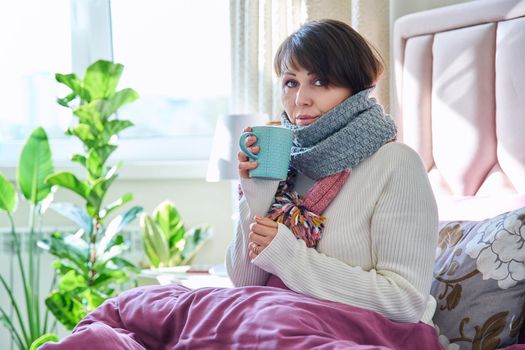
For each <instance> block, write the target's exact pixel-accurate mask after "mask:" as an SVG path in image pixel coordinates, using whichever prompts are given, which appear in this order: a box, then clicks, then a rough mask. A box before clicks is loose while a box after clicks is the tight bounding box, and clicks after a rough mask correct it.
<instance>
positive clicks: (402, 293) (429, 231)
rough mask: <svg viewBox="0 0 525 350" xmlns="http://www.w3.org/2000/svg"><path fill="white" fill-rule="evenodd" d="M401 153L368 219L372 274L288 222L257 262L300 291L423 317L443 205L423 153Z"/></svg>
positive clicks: (392, 315) (405, 317)
mask: <svg viewBox="0 0 525 350" xmlns="http://www.w3.org/2000/svg"><path fill="white" fill-rule="evenodd" d="M398 158H400V159H395V160H394V161H395V164H396V165H395V166H393V167H391V170H390V174H389V176H388V178H387V179H386V181H384V184H383V185H382V186H383V188H382V190H381V192H380V193H381V194H380V195H379V197H378V199H377V202H376V204H375V208H374V211H373V214H372V217H371V218H370V220H369V222H370V236H371V249H372V254H373V256H374V259H373V260H374V268H372V269H370V270H368V271H366V270H364V269H362V268H361V267H359V266H350V265H348V264H346V263H345V262H343V261H341V260H338V259H336V258H333V257H330V256H327V255H325V254H323V253H319V252H318V251H317V250H315V249H313V248H308V247H306V244H305V243H304V241H302V240H297V239H296V238H295V237H294V236H293V234H292V232H291V231H290V230H289V229H288V228H287V227H286V226H284V225H282V224H279V228H278V233H277V235H276V237H275V238H274V240H273V241H272V242H271V243H270V245H269V246H268V247H267V248H266V249H264V250H263V251H262V252H261V254H259V255H258V256H257V258H255V259H254V260H253V262H254V264H255V265H257V266H259V267H260V268H262V269H264V270H265V271H268V272H269V273H273V274H275V275H277V276H279V277H280V278H281V280H282V281H283V282H284V283H285V284H286V285H287V286H288V287H289V288H290V289H292V290H294V291H296V292H300V293H304V294H306V295H309V296H312V297H316V298H320V299H328V300H333V301H338V302H342V303H347V304H351V305H354V306H358V307H363V308H366V309H370V310H373V311H376V312H379V313H381V314H383V315H384V316H386V317H387V318H389V319H391V320H394V321H399V322H417V321H419V320H420V319H421V317H422V316H423V313H424V311H425V309H426V307H427V302H428V296H429V293H430V284H431V278H432V269H433V265H434V259H433V258H434V248H435V242H436V239H437V226H438V218H437V207H436V203H435V200H434V196H433V194H432V190H431V188H430V184H429V182H428V178H427V175H426V172H425V170H424V168H423V165H422V163H421V160H420V159H419V157H418V156H417V154H416V153H415V152H413V151H412V152H402V154H401V155H399V157H398ZM391 160H392V159H391ZM349 181H351V178H350V180H349ZM349 200H350V199H349ZM343 210H344V209H343ZM345 234H347V233H345ZM342 236H343V237H344V234H343V235H342Z"/></svg>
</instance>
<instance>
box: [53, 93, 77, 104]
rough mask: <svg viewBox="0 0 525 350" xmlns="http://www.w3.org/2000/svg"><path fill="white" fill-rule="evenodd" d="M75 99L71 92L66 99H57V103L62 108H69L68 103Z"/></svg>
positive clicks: (74, 94) (75, 95)
mask: <svg viewBox="0 0 525 350" xmlns="http://www.w3.org/2000/svg"><path fill="white" fill-rule="evenodd" d="M76 97H77V94H76V93H74V92H72V93H70V94H69V95H67V96H66V97H63V98H57V103H58V104H59V105H61V106H64V107H69V103H70V102H71V101H73V100H74V99H75V98H76Z"/></svg>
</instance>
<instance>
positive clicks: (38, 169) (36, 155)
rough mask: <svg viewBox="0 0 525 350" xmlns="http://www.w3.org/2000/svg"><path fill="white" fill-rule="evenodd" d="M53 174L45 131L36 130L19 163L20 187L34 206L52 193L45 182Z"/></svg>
mask: <svg viewBox="0 0 525 350" xmlns="http://www.w3.org/2000/svg"><path fill="white" fill-rule="evenodd" d="M52 173H53V163H52V158H51V149H50V147H49V141H48V139H47V134H46V132H45V130H44V129H43V128H41V127H39V128H36V129H35V130H34V131H33V133H32V134H31V135H30V136H29V138H28V140H27V141H26V143H25V145H24V148H23V149H22V153H21V154H20V160H19V163H18V170H17V180H18V187H19V188H20V191H21V192H22V194H23V195H24V197H25V198H26V199H27V200H28V201H30V202H31V203H32V204H33V205H36V204H38V203H40V202H41V201H42V200H43V199H44V198H46V197H47V196H48V195H49V193H50V192H51V185H50V184H47V183H46V182H45V179H46V177H48V176H49V175H51V174H52Z"/></svg>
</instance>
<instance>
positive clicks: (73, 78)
mask: <svg viewBox="0 0 525 350" xmlns="http://www.w3.org/2000/svg"><path fill="white" fill-rule="evenodd" d="M55 79H56V81H58V82H59V83H62V84H64V85H66V86H67V87H69V88H70V89H71V91H72V93H71V94H69V95H68V96H66V97H65V98H64V99H68V98H70V97H69V96H70V95H75V96H74V97H73V98H72V99H71V100H73V99H74V98H75V97H76V96H79V97H80V98H81V99H83V100H88V102H89V101H90V98H89V93H88V92H87V91H86V90H85V89H84V88H82V84H81V83H80V80H79V79H78V77H77V75H76V74H73V73H71V74H60V73H57V74H55ZM64 99H63V100H64ZM71 100H70V101H71ZM66 107H68V105H66Z"/></svg>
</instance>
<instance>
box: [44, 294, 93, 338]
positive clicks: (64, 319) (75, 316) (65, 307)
mask: <svg viewBox="0 0 525 350" xmlns="http://www.w3.org/2000/svg"><path fill="white" fill-rule="evenodd" d="M46 306H47V308H48V309H49V311H51V313H52V314H53V315H54V316H55V318H56V319H57V321H58V322H60V323H61V324H62V325H63V326H64V328H66V329H67V330H72V329H73V328H75V326H76V325H77V324H78V323H79V322H80V320H82V319H83V318H84V316H86V315H87V313H88V311H87V310H86V308H85V307H84V305H83V304H82V302H81V301H80V300H78V299H77V298H76V297H75V296H74V295H71V294H69V293H61V292H59V291H54V292H53V293H51V294H50V295H49V296H48V297H47V298H46Z"/></svg>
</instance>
